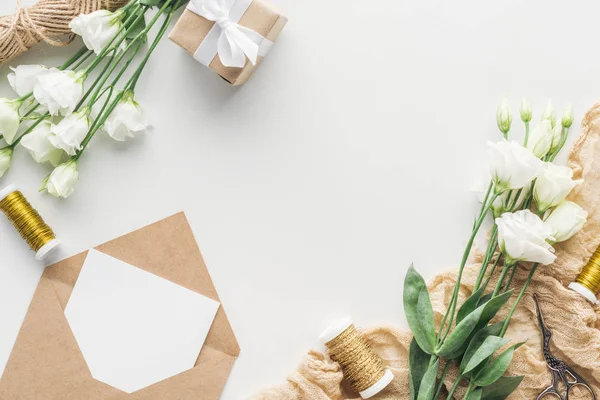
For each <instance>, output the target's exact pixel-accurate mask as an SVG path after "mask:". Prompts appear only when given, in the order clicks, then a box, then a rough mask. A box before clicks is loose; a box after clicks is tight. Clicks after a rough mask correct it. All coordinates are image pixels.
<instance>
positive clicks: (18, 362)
mask: <svg viewBox="0 0 600 400" xmlns="http://www.w3.org/2000/svg"><path fill="white" fill-rule="evenodd" d="M1 382H2V385H0V398H2V399H14V398H17V397H15V395H16V394H18V396H20V397H19V398H27V399H30V398H42V397H40V396H44V397H43V398H45V399H63V400H67V399H68V400H70V399H80V398H81V397H80V395H81V393H86V397H85V398H86V399H89V400H100V399H106V398H109V397H113V396H119V395H120V394H121V393H122V392H121V391H119V390H117V389H115V388H113V387H110V386H108V385H106V384H104V383H102V382H99V381H97V380H95V379H93V378H92V376H91V374H90V371H89V369H88V368H87V365H86V362H85V360H84V359H83V356H82V354H81V352H80V351H79V346H78V345H77V341H76V340H75V337H74V336H73V333H72V332H71V328H70V327H69V324H68V322H67V319H66V318H65V316H64V314H63V310H62V308H61V305H60V303H59V301H58V300H57V296H56V295H55V291H54V287H53V283H52V281H51V280H49V279H48V278H47V277H46V276H42V278H41V280H40V283H39V285H38V287H37V289H36V292H35V295H34V297H33V300H32V302H31V304H30V306H29V310H28V311H27V315H26V317H25V320H24V321H23V325H22V326H21V330H20V331H19V336H18V337H17V341H16V343H15V346H14V347H13V350H12V352H11V356H10V358H9V360H8V363H7V365H6V369H5V370H4V374H3V376H2V381H1Z"/></svg>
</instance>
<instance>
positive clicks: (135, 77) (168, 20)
mask: <svg viewBox="0 0 600 400" xmlns="http://www.w3.org/2000/svg"><path fill="white" fill-rule="evenodd" d="M178 4H179V1H177V2H176V3H175V6H174V7H173V9H176V8H177V5H178ZM172 18H173V12H170V13H169V14H168V15H167V18H166V20H165V22H164V24H163V26H162V27H161V28H160V31H159V32H158V33H157V34H156V38H155V39H154V42H152V45H150V48H149V49H148V52H147V53H146V56H145V57H144V59H143V60H142V62H141V63H140V66H139V67H138V69H137V71H136V72H135V73H134V74H133V77H132V79H131V80H130V81H131V82H130V84H129V87H128V89H129V90H131V91H134V90H135V85H136V84H137V81H138V79H139V78H140V75H141V74H142V71H143V70H144V67H145V66H146V63H147V62H148V59H149V58H150V55H151V54H152V52H153V51H154V49H155V48H156V46H158V43H159V42H160V39H161V38H162V37H163V36H164V34H165V33H166V31H167V29H168V27H169V25H170V23H171V19H172Z"/></svg>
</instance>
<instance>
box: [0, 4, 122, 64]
mask: <svg viewBox="0 0 600 400" xmlns="http://www.w3.org/2000/svg"><path fill="white" fill-rule="evenodd" d="M128 2H129V0H41V1H40V2H39V3H37V4H35V5H34V6H32V7H28V8H23V7H21V0H17V10H16V12H15V14H14V15H5V16H3V17H0V63H2V62H5V61H8V60H10V59H11V58H14V57H16V56H18V55H19V54H21V53H23V52H24V51H26V50H28V49H29V48H30V47H31V46H33V45H34V44H35V43H38V42H40V41H42V40H43V41H45V42H47V43H50V44H51V45H54V46H64V45H66V44H68V43H69V42H70V41H71V39H72V38H73V34H72V32H71V29H70V28H69V22H71V20H72V19H73V18H75V17H76V16H78V15H79V14H82V13H83V14H89V13H91V12H93V11H96V10H99V9H101V8H106V9H109V10H116V9H117V8H120V7H122V6H124V5H125V4H127V3H128ZM61 38H62V39H63V40H59V39H61ZM65 38H66V40H65Z"/></svg>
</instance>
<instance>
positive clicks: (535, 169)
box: [489, 140, 542, 193]
mask: <svg viewBox="0 0 600 400" xmlns="http://www.w3.org/2000/svg"><path fill="white" fill-rule="evenodd" d="M489 146H490V151H489V156H490V161H489V163H490V164H489V168H490V175H491V176H492V180H493V182H494V185H495V188H496V189H495V190H496V191H497V192H498V193H501V192H503V191H505V190H508V189H520V188H522V187H524V186H526V185H527V184H528V183H529V182H531V181H532V180H534V179H535V178H536V177H537V176H538V174H539V173H540V170H541V168H542V162H541V161H540V160H539V159H538V158H537V157H536V156H535V155H533V153H532V152H531V151H529V150H528V149H526V148H525V147H523V146H521V145H520V144H519V143H517V142H515V141H510V142H509V141H507V140H502V141H500V142H498V143H489Z"/></svg>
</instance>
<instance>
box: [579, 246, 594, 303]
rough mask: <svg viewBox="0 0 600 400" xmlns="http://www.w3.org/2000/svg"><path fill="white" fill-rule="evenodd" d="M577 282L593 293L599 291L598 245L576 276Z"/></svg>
mask: <svg viewBox="0 0 600 400" xmlns="http://www.w3.org/2000/svg"><path fill="white" fill-rule="evenodd" d="M577 283H579V284H581V285H583V286H585V287H586V288H588V289H589V290H590V291H591V292H593V293H594V294H598V292H600V247H598V248H597V249H596V251H595V252H594V254H593V255H592V257H591V258H590V261H588V263H587V265H586V266H585V267H584V268H583V270H582V271H581V273H580V274H579V276H578V277H577Z"/></svg>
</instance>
